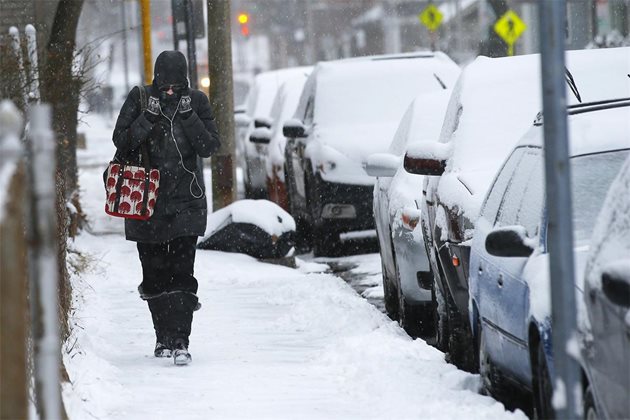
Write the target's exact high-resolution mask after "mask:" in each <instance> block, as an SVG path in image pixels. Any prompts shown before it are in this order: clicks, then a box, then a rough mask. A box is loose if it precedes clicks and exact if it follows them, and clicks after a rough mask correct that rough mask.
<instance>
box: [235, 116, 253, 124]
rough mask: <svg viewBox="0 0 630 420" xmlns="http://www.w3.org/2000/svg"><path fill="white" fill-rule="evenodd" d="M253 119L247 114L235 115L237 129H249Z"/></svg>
mask: <svg viewBox="0 0 630 420" xmlns="http://www.w3.org/2000/svg"><path fill="white" fill-rule="evenodd" d="M251 121H252V119H251V118H250V117H249V116H248V115H247V114H245V113H241V114H234V124H236V126H237V127H247V126H248V125H249V123H250V122H251Z"/></svg>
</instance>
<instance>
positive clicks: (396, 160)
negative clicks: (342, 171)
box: [363, 153, 400, 178]
mask: <svg viewBox="0 0 630 420" xmlns="http://www.w3.org/2000/svg"><path fill="white" fill-rule="evenodd" d="M399 167H400V157H399V156H396V155H392V154H390V153H374V154H372V155H370V156H368V158H367V162H365V166H364V168H363V169H364V170H365V172H366V173H367V174H368V175H369V176H374V177H383V178H388V177H392V176H394V175H396V171H398V168H399Z"/></svg>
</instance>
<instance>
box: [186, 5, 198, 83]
mask: <svg viewBox="0 0 630 420" xmlns="http://www.w3.org/2000/svg"><path fill="white" fill-rule="evenodd" d="M184 10H185V13H186V50H187V53H188V75H189V77H190V87H191V88H192V89H197V82H198V78H197V51H196V48H195V23H194V21H193V5H192V1H191V0H186V7H185V8H184Z"/></svg>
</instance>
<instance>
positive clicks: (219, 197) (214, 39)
mask: <svg viewBox="0 0 630 420" xmlns="http://www.w3.org/2000/svg"><path fill="white" fill-rule="evenodd" d="M207 2H208V3H207V4H208V72H209V77H210V104H211V106H212V110H213V111H214V113H215V115H216V118H217V125H218V128H219V133H221V148H220V149H219V151H218V152H217V153H216V154H215V155H214V156H212V206H213V210H215V211H216V210H219V209H220V208H222V207H225V206H227V205H228V204H231V203H233V202H234V201H235V200H236V167H235V166H234V162H235V159H234V156H235V148H234V93H233V92H234V91H233V80H232V43H231V38H232V37H231V34H232V32H231V29H230V16H231V14H230V0H207Z"/></svg>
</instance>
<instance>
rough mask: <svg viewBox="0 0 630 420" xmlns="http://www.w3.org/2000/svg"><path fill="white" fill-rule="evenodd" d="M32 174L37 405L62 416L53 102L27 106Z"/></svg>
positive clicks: (44, 415)
mask: <svg viewBox="0 0 630 420" xmlns="http://www.w3.org/2000/svg"><path fill="white" fill-rule="evenodd" d="M29 121H30V130H29V137H30V146H31V150H29V153H31V156H30V162H29V166H30V168H29V179H30V186H31V203H30V222H31V224H32V227H31V230H30V231H29V236H30V237H29V242H30V243H31V249H32V252H31V258H32V264H31V265H30V267H31V269H32V271H31V273H30V276H31V298H30V299H31V317H32V322H33V345H34V349H35V356H34V371H35V373H34V376H35V390H36V393H35V395H36V396H37V402H36V406H37V408H38V414H39V416H40V418H50V419H58V418H61V416H62V411H61V410H62V407H61V387H60V382H59V380H60V379H59V364H60V357H61V341H60V339H59V302H58V281H59V280H58V273H59V271H58V267H57V237H56V236H57V215H56V211H55V208H56V186H55V162H56V159H55V138H54V135H53V131H52V129H51V108H50V105H34V106H32V107H31V108H30V109H29Z"/></svg>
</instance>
